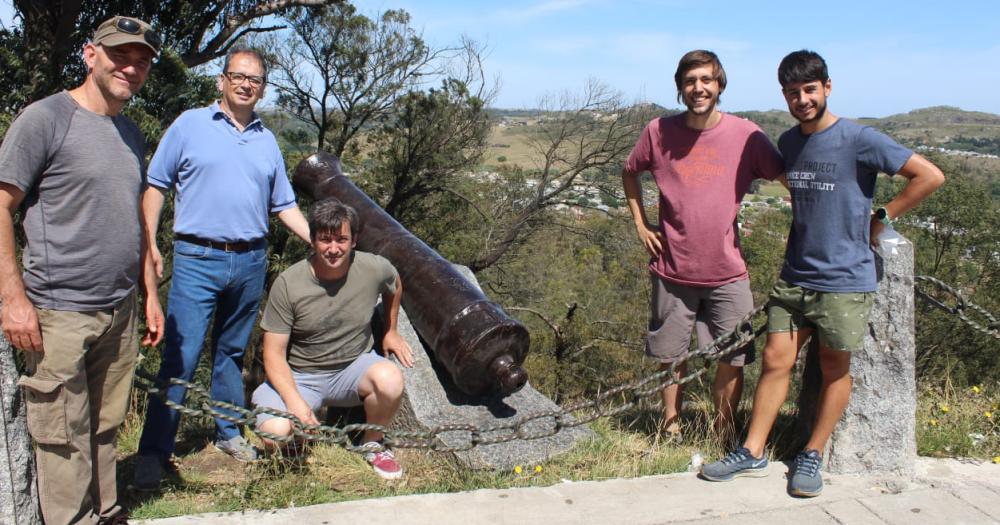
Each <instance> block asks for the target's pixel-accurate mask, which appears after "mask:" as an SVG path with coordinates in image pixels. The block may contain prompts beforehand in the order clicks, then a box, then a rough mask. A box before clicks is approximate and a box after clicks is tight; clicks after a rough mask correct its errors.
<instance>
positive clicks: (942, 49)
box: [0, 0, 1000, 117]
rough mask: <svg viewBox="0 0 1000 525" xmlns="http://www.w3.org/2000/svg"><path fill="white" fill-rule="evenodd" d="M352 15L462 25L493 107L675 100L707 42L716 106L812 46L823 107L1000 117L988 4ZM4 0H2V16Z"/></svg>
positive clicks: (457, 6) (465, 5)
mask: <svg viewBox="0 0 1000 525" xmlns="http://www.w3.org/2000/svg"><path fill="white" fill-rule="evenodd" d="M353 3H354V4H355V5H356V6H358V8H359V9H360V10H361V12H362V13H365V14H367V15H370V16H371V15H376V14H378V13H379V12H381V11H384V10H386V9H397V8H402V9H405V10H406V11H408V12H409V13H410V14H411V15H412V21H413V25H414V26H415V27H416V28H417V29H418V30H420V31H422V33H423V36H424V38H425V39H426V40H427V41H428V42H430V43H431V44H433V45H437V46H447V45H452V44H455V43H456V42H457V41H458V40H459V38H460V37H461V36H462V35H467V36H469V37H471V38H473V39H475V40H478V41H480V42H483V43H485V44H486V45H487V46H488V55H487V57H486V61H485V66H486V69H487V74H488V75H490V76H497V77H499V79H500V82H501V85H500V92H499V96H498V97H497V100H496V101H495V103H494V105H495V106H497V107H505V108H530V107H536V106H537V105H538V101H539V99H540V98H541V97H542V96H544V95H546V94H554V93H560V92H563V91H566V90H570V91H580V90H581V89H582V88H583V86H584V85H585V84H586V82H587V79H589V78H594V79H597V80H600V81H602V82H604V83H606V84H608V85H610V86H611V87H613V88H615V89H617V90H619V91H621V92H622V93H623V94H624V95H625V97H626V99H627V100H634V101H648V102H656V103H658V104H660V105H663V106H666V107H671V108H676V107H679V106H678V104H677V102H676V98H675V88H674V87H673V80H672V76H673V71H674V68H675V67H676V65H677V60H678V59H679V58H680V56H681V55H682V54H684V53H685V52H686V51H689V50H691V49H696V48H706V49H711V50H713V51H715V52H716V53H718V54H719V56H720V58H721V59H722V62H723V65H724V66H725V68H726V72H727V73H728V76H729V87H728V88H727V90H726V92H725V94H724V95H723V105H722V109H724V110H728V111H740V110H767V109H784V108H785V106H784V102H783V100H782V99H781V96H780V92H779V89H778V83H777V80H776V79H775V72H776V69H777V65H778V62H779V61H780V60H781V58H782V57H783V56H784V55H785V54H787V53H788V52H790V51H793V50H796V49H801V48H803V47H806V48H810V49H813V50H815V51H817V52H819V53H820V54H822V55H823V56H824V57H825V58H826V60H827V63H828V65H829V67H830V76H831V77H832V79H833V95H832V98H831V100H830V108H831V110H832V111H833V112H834V113H837V114H841V115H844V116H848V117H862V116H873V117H882V116H886V115H891V114H895V113H903V112H906V111H909V110H912V109H917V108H923V107H927V106H937V105H949V106H958V107H960V108H962V109H966V110H974V111H988V112H991V113H997V114H1000V94H998V86H1000V37H998V36H996V35H997V33H1000V1H997V0H980V1H961V0H951V1H946V2H942V1H940V0H935V1H931V0H909V1H899V0H885V1H883V0H867V1H855V0H840V1H839V2H828V3H820V2H797V3H790V2H773V1H766V0H765V1H760V2H753V1H749V0H745V1H729V0H714V1H711V2H681V1H676V0H620V1H614V0H504V1H495V0H473V1H458V0H451V1H446V0H355V1H354V2H353ZM10 12H11V8H10V0H0V20H3V21H4V22H5V23H9V20H10Z"/></svg>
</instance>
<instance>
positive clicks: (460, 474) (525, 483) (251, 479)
mask: <svg viewBox="0 0 1000 525" xmlns="http://www.w3.org/2000/svg"><path fill="white" fill-rule="evenodd" d="M756 372H757V370H756V368H751V370H750V371H749V374H748V377H747V385H753V384H755V383H756ZM709 375H710V374H709ZM797 375H798V374H796V376H797ZM702 379H703V378H699V381H696V382H695V383H694V384H692V385H691V386H690V387H689V388H688V392H687V397H688V399H689V401H688V402H687V403H685V409H684V412H683V413H682V422H683V427H684V442H683V443H682V444H680V445H677V444H674V443H673V442H667V441H664V440H663V439H661V436H660V434H659V433H658V431H657V428H658V425H659V422H660V416H659V407H658V406H640V407H638V408H635V409H633V410H632V411H630V412H627V413H625V414H623V415H620V416H617V417H615V418H611V419H608V418H604V419H599V420H597V421H595V422H593V423H592V424H591V425H590V428H591V429H592V430H593V431H594V433H595V437H594V438H593V439H589V440H586V441H583V442H581V443H578V444H577V446H576V447H575V448H574V449H572V450H571V451H569V452H568V453H566V454H564V455H562V456H560V457H558V458H556V459H554V460H552V461H548V462H545V463H542V464H525V465H519V466H518V468H516V469H514V470H513V471H507V472H497V471H481V470H470V469H467V468H465V467H463V466H461V465H458V464H457V463H455V462H454V461H453V460H452V459H451V458H450V456H448V455H445V454H438V453H434V452H427V451H421V450H412V449H403V450H398V451H396V452H397V457H398V458H399V459H400V462H401V463H402V464H403V465H404V468H405V469H406V475H405V476H404V477H403V479H401V480H398V481H393V482H386V481H383V480H381V479H379V478H378V477H377V476H375V474H374V473H373V472H372V470H371V468H370V467H369V466H368V464H367V463H365V461H364V459H363V458H362V457H361V456H360V455H357V454H355V453H351V452H347V451H345V450H343V449H342V448H340V447H337V446H333V445H317V446H315V447H313V448H312V450H311V453H310V454H309V455H308V456H307V457H306V459H305V461H304V462H303V463H301V464H298V465H295V464H291V463H289V462H286V461H281V460H278V459H274V458H268V459H264V460H262V461H259V462H257V463H253V464H242V463H239V462H236V461H235V460H232V459H231V458H229V457H228V456H225V455H224V454H222V453H220V452H218V451H215V450H214V449H213V447H211V428H212V425H211V421H210V420H209V419H207V418H193V419H192V418H184V419H183V420H182V421H183V425H182V437H181V440H180V441H179V443H178V454H177V456H178V463H179V468H178V472H177V473H172V474H168V476H167V478H166V479H165V482H164V490H163V491H162V492H161V493H158V494H154V495H144V494H141V493H135V492H132V491H129V490H124V491H123V492H122V493H123V494H125V504H126V507H127V508H128V509H129V510H130V513H131V515H132V516H133V517H135V518H138V519H148V518H162V517H169V516H177V515H183V514H193V513H202V512H226V511H236V510H250V509H261V510H266V509H274V508H287V507H293V506H303V505H314V504H318V503H331V502H339V501H349V500H357V499H365V498H378V497H387V496H398V495H408V494H426V493H447V492H458V491H466V490H475V489H484V488H485V489H506V488H516V487H534V486H548V485H553V484H557V483H561V482H563V481H564V480H568V481H585V480H604V479H613V478H632V477H638V476H648V475H656V474H668V473H674V472H683V471H685V470H687V468H688V466H689V464H690V462H691V459H692V456H693V455H694V454H695V453H698V454H700V455H701V456H702V457H703V458H704V459H705V460H706V461H711V460H712V459H713V458H718V457H720V456H721V455H722V454H723V453H724V449H727V448H729V446H723V444H721V443H720V442H719V440H718V439H717V438H716V437H715V435H714V432H712V431H711V430H710V421H711V415H712V409H711V401H710V399H709V398H708V396H707V395H706V393H707V388H706V387H707V385H706V384H704V381H702ZM928 383H930V382H929V381H928ZM797 391H798V385H794V384H793V385H792V387H791V389H790V392H791V393H792V395H791V396H790V400H789V402H787V403H786V404H785V406H784V407H783V408H782V411H781V414H780V415H779V418H778V421H777V422H776V424H775V427H774V431H773V433H772V435H771V445H770V454H771V456H772V457H774V458H786V457H791V456H792V455H794V453H795V452H796V451H797V450H798V447H799V446H801V442H800V441H801V440H800V436H798V435H797V434H796V431H795V429H796V421H795V414H796V409H795V406H794V398H795V392H797ZM752 394H753V389H752V388H747V389H746V391H745V392H744V402H743V407H744V408H746V407H749V406H750V397H751V396H752ZM918 394H919V395H918V408H917V413H916V433H917V451H918V453H919V454H920V455H923V456H934V457H971V458H977V459H982V460H992V461H993V462H997V463H1000V425H998V417H1000V416H998V415H997V412H998V403H1000V383H993V384H989V385H975V386H971V387H960V386H956V385H953V384H952V383H950V382H948V381H944V382H943V383H941V384H938V385H934V384H924V385H923V386H921V387H920V391H919V393H918ZM136 398H138V400H134V401H133V406H132V407H131V409H130V410H129V417H128V419H127V420H126V422H125V424H124V425H123V426H122V430H121V432H120V434H119V441H118V446H119V452H120V454H121V461H120V466H119V479H120V481H121V482H122V484H123V485H125V484H127V483H128V482H129V481H130V480H131V478H132V466H133V463H134V452H135V450H136V447H137V444H138V435H139V433H140V431H141V416H140V414H143V413H144V406H142V405H143V404H144V403H143V401H144V396H136ZM748 417H749V415H748V413H747V412H746V411H745V410H741V411H740V412H739V413H738V415H737V421H736V427H737V428H746V424H747V418H748Z"/></svg>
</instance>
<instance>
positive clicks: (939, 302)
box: [913, 275, 1000, 339]
mask: <svg viewBox="0 0 1000 525" xmlns="http://www.w3.org/2000/svg"><path fill="white" fill-rule="evenodd" d="M913 280H914V281H915V282H923V283H930V284H933V285H934V286H936V287H937V291H938V292H944V293H945V294H947V295H949V296H950V297H949V298H946V299H938V298H937V297H935V296H934V295H933V294H932V293H930V292H928V291H925V290H924V289H922V288H921V287H920V286H917V285H914V287H913V291H914V293H916V295H917V297H919V298H921V299H923V301H924V302H926V303H927V304H929V305H931V306H933V307H935V308H938V309H940V310H943V311H945V312H948V313H950V314H952V315H957V316H958V318H959V319H961V320H962V321H963V322H964V323H965V324H967V325H969V326H971V327H972V328H974V329H976V330H977V331H979V332H982V333H984V334H986V335H992V336H993V337H994V338H996V339H1000V323H998V322H997V318H996V317H995V316H994V315H993V314H991V313H989V312H987V311H986V309H985V308H983V307H981V306H979V305H977V304H974V303H971V302H969V300H968V299H966V298H965V295H964V294H962V292H960V291H958V290H956V289H955V288H953V287H951V286H949V285H947V284H945V283H944V282H942V281H941V280H939V279H936V278H934V277H930V276H928V275H918V276H916V277H914V279H913ZM949 302H954V303H955V306H951V305H949V304H948V303H949ZM969 314H972V315H974V316H977V317H979V318H980V321H979V322H977V321H974V320H972V319H970V318H969Z"/></svg>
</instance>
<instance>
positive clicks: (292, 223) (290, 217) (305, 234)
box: [278, 206, 312, 245]
mask: <svg viewBox="0 0 1000 525" xmlns="http://www.w3.org/2000/svg"><path fill="white" fill-rule="evenodd" d="M278 220H280V221H281V223H282V224H284V225H285V228H288V231H290V232H292V233H294V234H295V235H296V236H297V237H298V238H299V239H302V240H303V241H305V243H306V244H310V245H311V244H312V239H310V238H309V221H307V220H306V218H305V216H304V215H302V210H300V209H299V207H298V206H292V207H291V208H285V209H283V210H281V211H279V212H278Z"/></svg>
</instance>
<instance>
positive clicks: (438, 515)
mask: <svg viewBox="0 0 1000 525" xmlns="http://www.w3.org/2000/svg"><path fill="white" fill-rule="evenodd" d="M787 470H788V469H787V468H786V467H785V466H784V465H782V464H780V463H779V464H772V465H771V472H770V475H769V476H768V477H766V478H760V479H752V478H739V479H737V480H735V481H733V482H731V483H710V482H707V481H703V480H700V479H698V478H696V477H695V475H694V474H672V475H666V476H650V477H645V478H639V479H617V480H609V481H588V482H575V483H571V482H567V483H561V484H558V485H553V486H551V487H541V488H518V489H504V490H477V491H473V492H461V493H455V494H428V495H422V496H400V497H393V498H384V499H368V500H359V501H351V502H346V503H332V504H325V505H315V506H311V507H303V508H297V509H283V510H275V511H264V512H261V511H248V512H242V513H222V514H203V515H197V516H182V517H177V518H169V519H162V520H149V521H145V522H140V523H144V524H147V525H194V524H213V525H237V524H239V525H243V524H247V525H249V524H253V525H278V524H294V525H313V524H315V525H324V524H331V525H332V524H346V523H350V524H355V523H357V524H365V525H382V524H386V525H388V524H392V525H410V524H413V525H421V524H427V525H432V524H433V525H479V524H483V525H487V524H488V525H495V524H511V525H526V524H533V523H543V524H546V525H553V524H562V523H565V524H608V523H622V524H630V525H632V524H636V525H638V524H660V523H723V524H730V523H755V524H756V523H759V524H762V525H765V524H766V525H782V524H794V525H804V524H809V525H812V524H827V523H829V524H851V525H853V524H868V523H872V524H887V523H888V524H901V525H914V524H948V525H957V524H972V523H977V524H978V523H1000V465H993V464H989V463H973V462H962V461H958V460H943V459H928V458H921V459H919V460H918V462H917V469H916V470H917V474H916V476H915V477H913V478H900V477H893V476H844V475H838V476H832V475H826V476H824V481H825V488H824V492H823V494H822V495H821V496H820V497H818V498H812V499H796V498H792V497H789V496H788V495H787V494H786V492H785V484H786V480H785V474H786V472H787Z"/></svg>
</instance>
